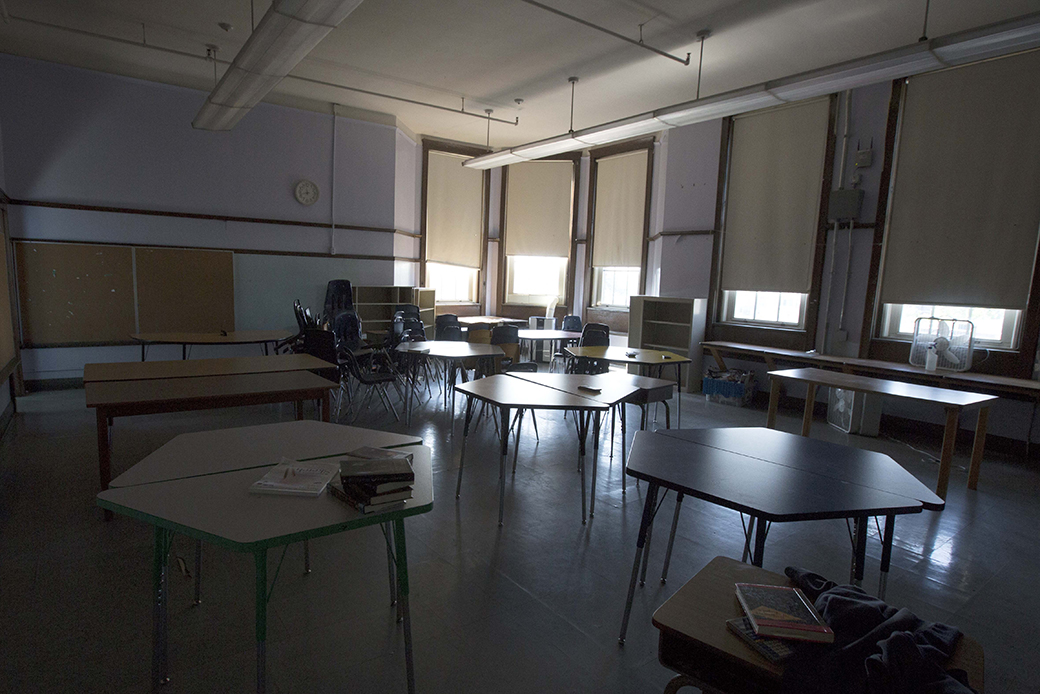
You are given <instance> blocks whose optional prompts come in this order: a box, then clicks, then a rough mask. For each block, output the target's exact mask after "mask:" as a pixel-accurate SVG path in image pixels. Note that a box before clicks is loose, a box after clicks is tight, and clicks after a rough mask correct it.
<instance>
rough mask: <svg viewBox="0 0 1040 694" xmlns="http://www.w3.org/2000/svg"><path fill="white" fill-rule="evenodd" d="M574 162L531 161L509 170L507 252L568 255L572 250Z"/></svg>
mask: <svg viewBox="0 0 1040 694" xmlns="http://www.w3.org/2000/svg"><path fill="white" fill-rule="evenodd" d="M573 201H574V164H572V163H571V162H569V161H530V162H524V163H523V164H512V165H511V166H509V168H508V170H507V174H506V255H540V256H556V257H558V258H566V257H567V256H569V255H570V251H571V218H572V214H571V213H572V209H573V208H572V205H573Z"/></svg>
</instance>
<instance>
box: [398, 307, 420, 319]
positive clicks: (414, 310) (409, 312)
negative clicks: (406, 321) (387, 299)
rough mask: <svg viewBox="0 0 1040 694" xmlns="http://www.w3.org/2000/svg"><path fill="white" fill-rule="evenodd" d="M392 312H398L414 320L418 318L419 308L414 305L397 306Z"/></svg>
mask: <svg viewBox="0 0 1040 694" xmlns="http://www.w3.org/2000/svg"><path fill="white" fill-rule="evenodd" d="M394 311H395V312H397V311H400V312H401V313H403V314H404V315H406V316H414V317H416V318H418V317H419V307H418V306H416V305H415V304H398V305H397V306H395V307H394Z"/></svg>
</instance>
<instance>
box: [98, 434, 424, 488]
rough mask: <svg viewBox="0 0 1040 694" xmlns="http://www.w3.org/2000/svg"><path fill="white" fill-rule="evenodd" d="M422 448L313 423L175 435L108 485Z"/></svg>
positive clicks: (402, 438)
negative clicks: (370, 450)
mask: <svg viewBox="0 0 1040 694" xmlns="http://www.w3.org/2000/svg"><path fill="white" fill-rule="evenodd" d="M420 444H422V439H420V438H419V437H418V436H411V435H407V434H392V433H390V432H388V431H376V430H374V429H361V428H359V427H351V426H344V425H342V424H329V423H327V422H318V421H313V420H307V419H304V420H300V421H295V422H279V423H277V424H261V425H259V426H251V427H239V428H237V429H218V430H216V431H199V432H194V433H190V434H181V435H180V436H175V437H174V438H173V439H171V440H170V441H169V442H168V443H166V444H164V445H163V446H162V447H160V448H159V449H158V450H156V451H155V452H154V453H152V454H151V455H148V456H146V457H145V458H144V459H143V460H141V462H139V463H137V464H136V465H134V466H133V467H132V468H130V469H129V470H127V471H126V472H124V473H123V474H121V475H119V476H118V477H116V478H115V479H114V480H112V481H111V482H110V483H109V487H131V486H133V485H136V484H151V483H153V482H164V481H167V480H174V479H183V478H186V477H197V476H199V475H211V474H214V473H218V472H232V471H234V470H244V469H247V468H255V467H265V466H269V465H272V464H274V463H277V462H278V461H279V460H281V459H282V458H289V459H290V460H313V459H316V458H329V457H334V456H339V455H343V454H345V453H348V452H350V451H352V450H354V449H356V448H360V447H361V446H373V447H376V448H399V447H401V446H414V445H420Z"/></svg>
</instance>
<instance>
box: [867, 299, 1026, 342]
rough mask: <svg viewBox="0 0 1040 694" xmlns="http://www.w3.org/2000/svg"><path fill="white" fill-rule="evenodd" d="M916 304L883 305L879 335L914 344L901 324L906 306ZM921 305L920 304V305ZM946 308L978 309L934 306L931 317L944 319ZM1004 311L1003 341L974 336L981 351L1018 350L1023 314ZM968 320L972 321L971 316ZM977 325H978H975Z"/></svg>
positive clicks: (1001, 332)
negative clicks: (901, 328) (901, 329)
mask: <svg viewBox="0 0 1040 694" xmlns="http://www.w3.org/2000/svg"><path fill="white" fill-rule="evenodd" d="M913 305H914V304H882V305H881V316H882V318H881V327H880V330H879V333H880V335H881V336H882V337H884V338H886V339H888V340H901V341H903V342H913V338H914V334H913V332H901V331H900V330H899V324H900V323H901V322H902V321H901V318H902V313H903V308H904V307H906V306H913ZM919 305H920V304H919ZM945 308H967V309H969V310H970V309H972V308H977V307H973V306H956V307H955V306H949V307H947V306H942V305H933V306H932V311H931V315H933V316H936V317H939V318H942V317H943V311H942V310H941V309H945ZM998 310H1003V311H1004V320H1003V326H1002V327H1001V331H1000V334H1001V339H999V340H989V339H986V338H981V337H978V336H974V337H973V338H972V339H973V341H974V343H975V345H976V346H977V347H979V348H980V349H993V350H996V349H1001V350H1006V351H1013V350H1014V349H1016V348H1017V346H1018V344H1019V342H1020V341H1021V333H1022V329H1021V326H1022V322H1023V321H1022V312H1021V311H1019V310H1017V309H998ZM967 320H971V317H970V316H969V317H968V319H967ZM975 325H977V324H975Z"/></svg>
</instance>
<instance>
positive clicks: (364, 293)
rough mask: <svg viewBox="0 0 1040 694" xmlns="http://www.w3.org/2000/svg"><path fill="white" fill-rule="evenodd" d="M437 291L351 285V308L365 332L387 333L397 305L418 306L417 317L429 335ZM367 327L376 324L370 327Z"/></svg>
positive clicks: (432, 324)
mask: <svg viewBox="0 0 1040 694" xmlns="http://www.w3.org/2000/svg"><path fill="white" fill-rule="evenodd" d="M436 302H437V297H436V290H433V289H424V288H417V287H403V286H370V287H354V310H355V311H357V314H358V317H359V318H361V321H362V324H363V325H364V326H365V330H366V332H386V330H387V329H389V327H390V325H391V324H392V323H393V320H394V311H395V309H396V307H397V306H398V305H400V304H414V305H416V306H418V307H419V319H420V320H421V321H422V322H423V327H424V328H425V329H426V334H427V336H432V334H433V326H434V313H435V311H434V306H435V305H436ZM368 326H378V327H377V328H376V330H370V329H369V327H368Z"/></svg>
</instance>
